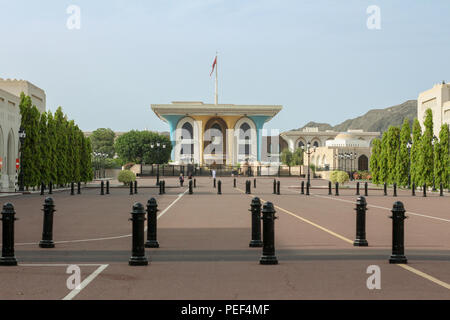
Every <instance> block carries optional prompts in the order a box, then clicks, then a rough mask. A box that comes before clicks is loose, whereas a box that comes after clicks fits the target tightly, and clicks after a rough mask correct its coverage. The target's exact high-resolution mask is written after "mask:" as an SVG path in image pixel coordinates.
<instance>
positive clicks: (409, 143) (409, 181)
mask: <svg viewBox="0 0 450 320" xmlns="http://www.w3.org/2000/svg"><path fill="white" fill-rule="evenodd" d="M406 148H407V149H408V157H409V166H408V189H410V188H411V148H412V142H411V141H408V143H407V144H406Z"/></svg>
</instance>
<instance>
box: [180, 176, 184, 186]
mask: <svg viewBox="0 0 450 320" xmlns="http://www.w3.org/2000/svg"><path fill="white" fill-rule="evenodd" d="M183 183H184V176H183V174H182V173H180V186H181V187H182V186H183Z"/></svg>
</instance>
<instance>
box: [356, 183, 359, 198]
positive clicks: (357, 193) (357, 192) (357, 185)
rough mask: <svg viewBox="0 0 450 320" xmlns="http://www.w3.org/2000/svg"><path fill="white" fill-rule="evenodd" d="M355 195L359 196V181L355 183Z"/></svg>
mask: <svg viewBox="0 0 450 320" xmlns="http://www.w3.org/2000/svg"><path fill="white" fill-rule="evenodd" d="M356 195H357V196H359V182H357V183H356Z"/></svg>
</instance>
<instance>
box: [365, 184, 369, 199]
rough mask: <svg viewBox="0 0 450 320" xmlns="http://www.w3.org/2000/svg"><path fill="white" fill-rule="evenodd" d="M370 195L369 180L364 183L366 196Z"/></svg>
mask: <svg viewBox="0 0 450 320" xmlns="http://www.w3.org/2000/svg"><path fill="white" fill-rule="evenodd" d="M368 195H369V184H368V183H367V182H365V183H364V196H366V197H367V196H368Z"/></svg>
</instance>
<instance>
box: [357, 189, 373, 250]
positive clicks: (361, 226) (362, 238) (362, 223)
mask: <svg viewBox="0 0 450 320" xmlns="http://www.w3.org/2000/svg"><path fill="white" fill-rule="evenodd" d="M355 210H356V239H355V241H354V242H353V245H354V246H355V247H367V246H368V245H369V244H368V243H367V240H366V211H367V202H366V198H364V197H358V199H357V200H356V209H355Z"/></svg>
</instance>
